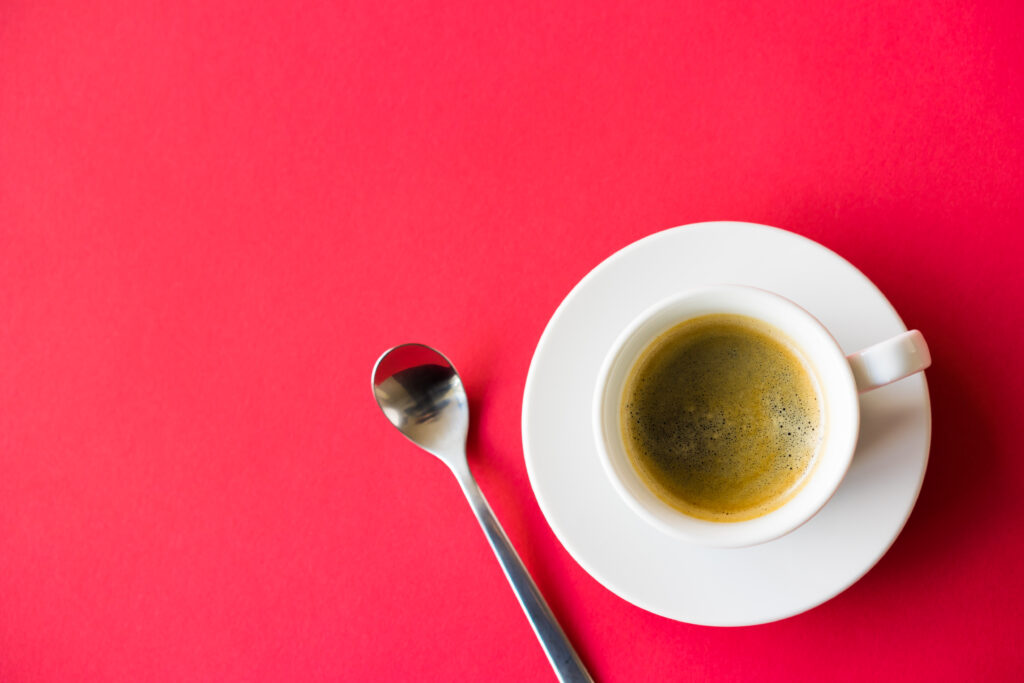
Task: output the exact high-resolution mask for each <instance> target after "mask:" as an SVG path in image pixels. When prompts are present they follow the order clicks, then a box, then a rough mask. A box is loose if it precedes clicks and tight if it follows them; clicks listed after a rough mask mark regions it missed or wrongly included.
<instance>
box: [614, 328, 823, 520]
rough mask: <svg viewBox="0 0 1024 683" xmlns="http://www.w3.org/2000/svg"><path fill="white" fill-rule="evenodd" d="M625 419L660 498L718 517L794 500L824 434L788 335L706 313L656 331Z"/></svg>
mask: <svg viewBox="0 0 1024 683" xmlns="http://www.w3.org/2000/svg"><path fill="white" fill-rule="evenodd" d="M620 420H621V424H622V432H623V436H624V441H625V446H626V452H627V454H628V455H629V458H630V460H631V462H632V463H633V466H634V468H635V469H636V471H637V472H638V473H639V475H640V476H641V478H642V479H643V480H644V481H645V482H646V483H647V485H648V487H650V488H651V490H652V491H654V492H655V493H656V494H657V495H658V497H659V498H661V499H662V500H664V501H665V502H666V503H668V504H669V505H671V506H672V507H674V508H676V509H678V510H681V511H682V512H684V513H686V514H688V515H691V516H694V517H699V518H701V519H707V520H713V521H722V522H729V521H743V520H747V519H753V518H755V517H759V516H761V515H764V514H767V513H768V512H771V511H772V510H774V509H776V508H778V507H780V506H781V505H782V504H783V503H785V502H786V501H787V500H789V498H791V497H792V496H793V495H794V494H795V493H796V491H797V490H798V489H799V488H800V485H801V484H802V483H803V480H804V478H805V475H806V474H807V473H809V471H810V470H811V468H812V465H813V460H814V454H815V452H816V450H817V446H818V444H819V442H820V441H821V431H822V430H821V406H820V405H819V400H818V395H817V391H816V389H815V384H814V380H813V378H812V375H811V373H810V372H809V371H808V369H807V368H806V367H805V365H804V364H803V363H802V362H801V360H800V357H799V356H798V355H797V352H796V351H794V350H793V349H792V347H791V346H790V344H789V343H788V341H787V340H786V339H785V337H783V336H782V333H781V332H779V331H777V330H775V329H774V328H772V327H770V326H768V325H767V324H765V323H762V322H760V321H757V320H755V319H753V318H748V317H745V316H739V315H720V314H719V315H707V316H703V317H700V318H696V319H693V320H689V321H686V322H683V323H681V324H679V325H677V326H676V327H673V328H672V329H670V330H668V331H667V332H665V333H663V334H662V335H661V336H660V337H658V338H657V339H655V340H654V341H653V342H652V343H651V344H650V345H649V346H648V347H647V349H645V350H644V352H643V353H642V354H641V356H640V358H639V359H638V360H637V362H636V364H635V365H634V367H633V369H632V370H631V371H630V375H629V377H628V379H627V381H626V388H625V391H624V393H623V401H622V406H621V410H620Z"/></svg>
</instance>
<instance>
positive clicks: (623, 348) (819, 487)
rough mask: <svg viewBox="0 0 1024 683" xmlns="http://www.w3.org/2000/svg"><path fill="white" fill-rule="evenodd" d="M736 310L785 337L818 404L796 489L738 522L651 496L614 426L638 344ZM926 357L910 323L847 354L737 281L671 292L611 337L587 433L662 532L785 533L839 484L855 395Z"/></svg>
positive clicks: (811, 321) (746, 541)
mask: <svg viewBox="0 0 1024 683" xmlns="http://www.w3.org/2000/svg"><path fill="white" fill-rule="evenodd" d="M713 313H723V314H735V315H744V316H749V317H751V318H756V319H757V320H760V321H763V322H764V323H767V324H768V325H770V326H771V327H774V328H775V329H777V330H779V331H780V332H781V333H782V334H783V335H785V336H786V337H787V338H788V339H789V341H790V342H792V344H793V345H794V346H796V347H797V350H798V351H799V353H800V355H802V356H803V359H804V360H805V361H806V363H807V364H808V365H809V366H810V367H808V368H807V369H808V370H809V371H810V374H811V375H812V377H813V379H814V381H815V383H816V387H817V389H818V396H819V398H820V399H821V404H822V424H823V425H824V429H823V437H822V439H821V442H820V444H819V446H818V449H817V452H816V454H815V457H814V460H813V464H812V470H811V472H810V473H809V475H808V476H807V479H806V481H805V483H804V484H803V485H802V487H801V488H800V489H799V491H798V492H797V493H796V494H795V495H794V496H793V497H792V498H790V499H789V500H788V501H787V502H785V503H784V504H783V505H782V506H780V507H779V508H777V509H775V510H773V511H771V512H769V513H767V514H765V515H763V516H761V517H757V518H754V519H750V520H746V521H741V522H713V521H707V520H703V519H698V518H696V517H691V516H689V515H686V514H685V513H683V512H681V511H679V510H677V509H675V508H674V507H672V506H670V505H669V504H667V503H665V502H664V501H662V500H661V499H660V498H658V497H657V496H656V495H655V494H654V493H653V492H652V491H651V490H650V489H649V488H648V487H647V485H646V484H644V482H643V480H642V479H641V478H640V475H639V474H638V473H637V471H636V469H635V468H634V466H633V464H632V463H631V462H630V460H629V457H628V456H627V455H626V450H625V446H624V442H623V436H622V432H621V427H620V424H619V415H620V406H621V401H622V394H623V391H624V388H625V384H626V379H627V377H628V375H629V373H630V370H631V369H632V368H633V365H634V364H635V362H636V360H637V359H638V357H639V356H640V354H641V352H642V351H643V350H644V349H646V348H647V346H648V345H649V344H650V343H651V342H652V341H653V340H654V339H655V338H657V337H658V336H659V335H660V334H661V333H663V332H665V331H666V330H668V329H669V328H671V327H674V326H675V325H677V324H679V323H682V322H685V321H686V320H690V319H692V318H696V317H699V316H703V315H708V314H713ZM929 365H931V356H930V354H929V352H928V346H927V345H926V344H925V341H924V337H923V336H922V335H921V333H920V332H918V331H917V330H911V331H909V332H904V333H903V334H900V335H897V336H895V337H893V338H892V339H889V340H886V341H883V342H881V343H879V344H876V345H874V346H871V347H869V348H867V349H864V350H863V351H860V352H858V353H855V354H852V355H850V356H847V355H846V354H844V353H843V351H842V349H841V348H840V346H839V344H838V343H837V342H836V340H835V339H834V338H833V337H832V335H831V334H829V332H828V330H827V329H825V327H824V326H823V325H822V324H821V323H820V322H818V320H817V319H816V318H814V316H812V315H811V314H810V313H808V312H807V311H805V310H804V309H803V308H800V307H799V306H798V305H796V304H795V303H793V302H792V301H790V300H788V299H785V298H783V297H781V296H779V295H777V294H773V293H771V292H768V291H765V290H762V289H756V288H753V287H744V286H738V285H715V286H709V287H702V288H699V289H693V290H690V291H687V292H683V293H680V294H677V295H674V296H671V297H669V298H667V299H665V300H663V301H661V302H659V303H657V304H655V305H654V306H652V307H651V308H649V309H647V310H646V311H644V312H643V313H642V314H640V316H638V317H637V318H636V319H635V320H634V321H633V322H632V323H631V324H630V325H629V326H628V327H627V328H626V329H625V330H624V331H623V332H622V334H621V335H619V337H618V339H617V340H616V341H615V343H614V344H613V345H612V348H611V350H610V351H609V352H608V355H607V357H606V358H605V361H604V363H603V365H602V368H601V372H600V374H599V376H598V381H597V387H596V391H595V394H594V405H593V409H594V431H595V437H596V440H597V447H598V453H599V454H600V457H601V461H602V465H603V466H604V470H605V473H606V474H607V475H608V478H609V480H610V481H611V483H612V485H613V486H614V488H615V490H616V491H617V492H618V493H619V495H620V496H621V497H622V499H623V500H624V501H625V502H626V503H627V504H628V505H629V507H630V508H632V509H633V510H634V511H635V512H636V514H638V515H639V516H640V517H642V518H643V519H644V520H646V521H647V522H648V523H650V524H652V525H654V526H655V527H657V528H659V529H661V530H663V531H665V532H666V533H668V534H671V535H673V536H676V537H678V538H681V539H684V540H686V541H689V542H692V543H697V544H700V545H706V546H715V547H723V548H738V547H743V546H749V545H755V544H757V543H763V542H765V541H770V540H772V539H775V538H778V537H779V536H782V535H784V534H787V533H789V532H791V531H793V530H794V529H796V528H797V527H799V526H800V525H801V524H803V523H804V522H806V521H807V520H809V519H810V518H811V517H813V516H814V515H815V514H816V513H817V512H818V511H819V510H820V509H821V508H822V507H823V506H824V505H825V503H827V502H828V500H829V499H830V498H831V497H832V495H833V494H834V493H835V492H836V490H837V489H838V488H839V484H840V482H842V480H843V477H844V476H845V475H846V471H847V469H849V467H850V462H851V460H852V459H853V453H854V450H855V449H856V446H857V435H858V432H859V430H860V404H859V401H858V394H860V393H863V392H865V391H871V390H872V389H877V388H878V387H881V386H884V385H886V384H889V383H891V382H895V381H896V380H899V379H902V378H904V377H907V376H908V375H911V374H914V373H916V372H921V371H922V370H924V369H925V368H927V367H928V366H929Z"/></svg>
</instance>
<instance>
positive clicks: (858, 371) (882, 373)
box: [846, 330, 932, 394]
mask: <svg viewBox="0 0 1024 683" xmlns="http://www.w3.org/2000/svg"><path fill="white" fill-rule="evenodd" d="M846 360H848V361H849V362H850V369H851V370H853V378H854V380H855V381H856V382H857V391H858V392H860V393H862V394H863V393H864V392H865V391H871V390H872V389H877V388H878V387H884V386H885V385H886V384H891V383H892V382H895V381H896V380H898V379H903V378H904V377H907V376H908V375H913V374H914V373H915V372H921V371H922V370H924V369H925V368H927V367H928V366H929V365H931V364H932V354H931V353H930V352H929V351H928V344H926V343H925V341H924V335H922V334H921V333H920V332H919V331H917V330H910V331H909V332H904V333H903V334H898V335H896V336H895V337H893V338H892V339H887V340H886V341H884V342H879V343H878V344H875V345H874V346H869V347H868V348H866V349H864V350H863V351H858V352H857V353H853V354H850V355H849V356H847V357H846Z"/></svg>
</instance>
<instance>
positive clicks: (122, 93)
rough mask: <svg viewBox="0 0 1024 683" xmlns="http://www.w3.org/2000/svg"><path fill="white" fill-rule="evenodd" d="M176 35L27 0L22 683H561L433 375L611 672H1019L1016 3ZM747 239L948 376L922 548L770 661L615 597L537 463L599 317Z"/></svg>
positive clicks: (763, 8) (530, 556) (4, 286)
mask: <svg viewBox="0 0 1024 683" xmlns="http://www.w3.org/2000/svg"><path fill="white" fill-rule="evenodd" d="M139 4H140V3H134V2H116V1H115V2H104V3H81V4H80V5H77V4H67V5H64V4H59V3H52V2H47V1H46V0H39V1H33V2H21V1H13V2H12V1H8V2H5V3H3V5H2V6H0V470H2V475H0V679H2V680H4V681H69V680H97V681H104V680H125V681H129V680H130V681H140V680H147V681H158V680H167V681H179V680H268V681H270V680H303V681H306V680H430V679H433V680H467V681H477V680H488V681H499V680H508V681H522V680H547V679H549V678H550V677H551V676H550V670H549V667H548V664H547V662H546V660H545V659H544V658H543V655H542V653H541V650H540V648H539V647H538V646H537V644H536V642H535V640H534V636H533V633H532V632H531V630H530V629H529V627H528V625H527V623H526V620H525V618H524V617H523V615H522V614H521V612H520V609H519V606H518V605H517V603H516V602H515V599H514V598H513V595H512V593H511V591H510V590H509V588H508V587H507V585H506V584H505V579H504V578H503V576H502V575H501V573H500V570H499V568H498V565H497V564H496V562H495V561H494V560H493V558H492V556H491V551H490V549H489V548H488V547H487V545H486V543H485V541H484V538H483V536H482V534H481V533H480V530H479V529H478V528H477V526H476V521H475V520H474V519H473V517H472V515H471V514H470V511H469V509H468V507H467V506H466V504H465V502H464V501H463V500H462V498H461V494H460V492H459V490H458V487H457V485H456V483H455V481H454V480H453V479H452V477H451V476H450V475H449V474H448V472H447V471H446V470H445V469H444V468H443V466H442V465H440V464H439V463H438V462H436V461H434V460H433V459H432V458H431V457H430V456H428V455H426V454H423V453H421V452H419V451H417V450H416V449H415V448H414V447H413V446H411V445H410V444H408V443H407V442H406V441H405V440H404V439H402V438H401V437H400V436H399V435H398V434H397V433H396V432H395V431H394V430H392V429H391V427H389V426H388V425H387V423H386V422H385V420H384V418H383V417H382V416H381V415H380V414H379V412H378V409H377V407H376V405H374V402H373V400H372V398H371V394H370V388H369V374H370V368H371V366H372V364H373V362H374V360H375V359H376V358H377V356H378V354H379V353H380V352H381V351H383V350H384V349H385V348H387V347H389V346H391V345H393V344H397V343H400V342H405V341H413V340H415V341H423V342H426V343H430V344H433V345H436V346H437V347H439V348H440V349H442V350H444V351H445V352H446V353H447V354H448V355H449V356H450V357H451V358H452V359H453V360H454V361H455V363H456V364H457V365H458V367H459V369H460V371H461V372H462V373H463V375H464V377H465V379H466V383H467V386H468V389H469V391H470V393H471V395H472V398H473V402H472V408H473V413H474V428H473V430H472V433H471V437H470V447H471V454H470V457H471V464H472V467H473V470H474V471H475V473H476V475H477V476H478V478H479V480H480V484H481V487H482V488H483V490H484V492H485V493H486V495H487V496H488V497H489V499H490V500H491V503H492V505H493V507H494V508H495V510H496V512H497V514H498V517H499V518H500V519H501V520H502V522H503V523H504V525H505V528H506V530H507V531H508V533H509V536H510V537H511V539H512V541H513V542H514V543H515V544H516V546H517V547H518V548H519V550H520V553H521V554H522V556H523V558H524V560H525V561H526V564H527V565H528V567H529V568H530V570H531V571H532V572H533V574H534V576H535V577H536V580H537V583H538V584H539V586H540V587H541V589H542V591H543V592H544V593H545V595H546V596H547V597H548V599H549V601H550V603H551V605H552V608H553V609H554V611H555V612H556V613H557V615H558V616H559V618H560V620H561V621H562V623H563V625H564V627H565V629H566V631H567V632H568V633H569V635H570V636H571V638H572V639H573V641H574V642H575V643H576V645H577V647H578V649H579V651H580V653H581V655H582V657H583V658H584V659H585V661H586V662H587V663H588V665H589V666H590V668H591V669H592V671H593V672H594V674H595V675H596V677H597V678H599V679H602V680H621V681H640V680H702V679H712V680H748V679H760V680H821V679H823V678H833V679H849V680H865V679H876V678H878V679H889V680H910V679H922V680H981V679H988V680H999V679H1007V678H1010V677H1011V676H1012V674H1014V673H1019V670H1020V669H1021V667H1022V666H1024V654H1022V653H1021V651H1020V650H1019V649H1018V648H1019V642H1020V637H1021V636H1022V630H1024V629H1022V627H1021V625H1020V614H1021V611H1022V610H1024V581H1022V580H1021V578H1020V566H1021V565H1022V563H1024V543H1022V540H1021V539H1022V531H1024V457H1022V452H1021V449H1020V444H1021V440H1020V437H1019V434H1020V428H1021V427H1020V419H1021V417H1020V416H1021V414H1022V413H1024V398H1022V397H1024V386H1022V381H1021V376H1022V374H1021V373H1022V369H1024V367H1022V362H1021V360H1020V359H1021V355H1020V352H1019V349H1020V348H1021V345H1022V343H1024V339H1022V335H1021V313H1020V309H1021V284H1022V283H1021V258H1022V256H1024V254H1022V249H1021V239H1020V237H1019V231H1020V229H1021V227H1022V222H1024V82H1022V81H1024V78H1022V71H1024V68H1022V67H1024V48H1022V45H1024V42H1022V41H1021V37H1020V27H1021V25H1022V22H1024V10H1022V9H1021V6H1020V3H1017V2H1007V3H973V2H939V3H907V2H902V3H900V2H891V3H888V2H869V3H862V2H856V3H845V2H841V3H833V2H826V3H786V2H769V3H747V2H727V3H662V2H646V3H621V4H618V3H607V2H601V3H594V2H586V3H583V2H581V3H553V4H554V5H555V6H550V5H551V4H552V3H543V2H532V3H530V2H526V3H511V2H499V3H478V2H445V3H430V2H410V3H403V4H395V3H381V2H363V3H336V2H323V1H314V2H308V3H297V2H280V1H273V2H255V3H254V2H240V1H237V0H234V1H231V0H229V1H226V2H222V1H216V0H214V1H212V2H209V1H204V2H192V1H182V2H172V3H153V5H155V6H153V7H146V8H143V7H139V6H138V5H139ZM92 5H97V7H93V6H92ZM819 5H820V6H819ZM918 5H927V6H918ZM708 219H738V220H749V221H755V222H761V223H767V224H771V225H777V226H780V227H784V228H787V229H790V230H793V231H795V232H797V233H800V234H802V235H806V236H808V237H811V238H813V239H816V240H819V241H820V242H822V243H824V244H825V245H826V246H828V247H830V248H832V249H834V250H836V251H837V252H839V253H840V254H841V255H843V256H845V257H846V258H848V259H849V260H850V261H852V262H853V263H854V264H855V265H857V266H858V267H859V268H861V269H862V270H863V271H864V272H865V273H866V274H867V275H868V276H869V277H871V278H872V279H873V280H874V281H875V282H876V283H878V285H879V286H880V287H881V288H882V290H883V291H885V292H886V293H887V295H888V296H889V298H890V299H891V301H892V302H893V303H894V305H895V306H896V307H897V309H898V310H899V311H900V312H901V314H902V315H903V317H904V319H905V320H906V321H907V323H908V324H909V325H910V326H912V327H919V328H920V329H921V330H923V331H924V332H925V335H926V336H927V338H928V340H929V342H930V344H931V348H932V352H933V355H934V362H935V364H934V367H933V369H932V370H930V371H929V383H930V387H931V392H932V400H933V410H934V438H933V445H932V453H931V464H930V466H929V470H928V475H927V478H926V480H925V485H924V490H923V492H922V494H921V498H920V501H919V503H918V506H917V508H916V511H915V513H914V514H913V516H912V517H911V519H910V521H909V523H908V525H907V527H906V529H905V531H904V532H903V534H902V535H901V536H900V538H899V539H898V541H897V542H896V544H895V545H894V547H893V548H892V550H891V551H890V552H889V554H888V555H887V556H886V557H885V558H884V559H883V560H882V561H881V562H880V563H879V565H878V566H877V567H876V568H875V569H874V570H873V571H871V572H870V573H869V574H868V575H867V576H866V577H865V578H864V579H863V580H861V581H860V582H859V583H857V584H856V585H855V586H853V587H852V588H851V589H849V590H848V591H846V592H845V593H843V594H842V595H840V596H839V597H837V598H836V599H834V600H832V601H830V602H828V603H826V604H825V605H823V606H821V607H819V608H817V609H814V610H812V611H810V612H809V613H806V614H803V615H800V616H797V617H794V618H791V619H788V620H786V621H783V622H780V623H775V624H771V625H766V626H759V627H750V628H739V629H715V628H705V627H697V626H690V625H687V624H681V623H675V622H672V621H669V620H666V619H663V618H660V617H656V616H654V615H651V614H648V613H646V612H644V611H642V610H640V609H637V608H635V607H633V606H632V605H630V604H628V603H626V602H625V601H623V600H621V599H620V598H618V597H616V596H615V595H613V594H612V593H610V592H608V591H607V590H606V589H604V588H603V587H602V586H600V585H599V584H598V583H596V582H595V581H594V580H593V579H592V578H590V576H589V575H587V574H586V573H585V572H584V571H583V570H582V569H581V568H580V567H579V566H577V565H576V564H575V562H573V560H572V559H571V558H570V557H569V556H568V554H567V553H566V552H565V551H564V550H563V549H562V547H561V546H560V545H559V543H558V542H557V540H556V539H555V537H554V536H553V534H552V532H551V530H550V528H549V527H548V526H547V524H546V522H545V520H544V518H543V517H542V515H541V513H540V510H539V509H538V507H537V503H536V500H535V499H534V497H533V495H532V492H531V489H530V486H529V481H528V479H527V476H526V471H525V466H524V462H523V456H522V451H521V438H520V432H519V422H520V408H521V400H522V392H523V385H524V382H525V378H526V372H527V368H528V366H529V362H530V358H531V354H532V352H533V349H534V346H535V344H536V342H537V340H538V338H539V336H540V334H541V332H542V330H543V328H544V325H545V323H546V322H547V319H548V317H549V316H550V315H551V313H552V312H553V311H554V309H555V307H556V306H557V305H558V303H559V302H560V301H561V299H562V297H564V296H565V294H566V293H567V292H568V291H569V290H570V288H571V287H572V286H573V285H574V284H575V283H576V282H577V281H578V279H579V278H580V277H582V276H583V275H584V274H585V273H586V272H587V271H588V270H590V269H591V268H592V267H593V266H595V265H596V264H597V263H599V262H600V261H601V260H602V259H604V258H605V257H606V256H608V255H609V254H611V253H612V252H614V251H615V250H617V249H619V248H620V247H623V246H625V245H626V244H628V243H630V242H632V241H634V240H636V239H638V238H640V237H642V236H645V235H648V234H650V233H652V232H654V231H657V230H660V229H663V228H668V227H671V226H674V225H678V224H683V223H690V222H695V221H700V220H708ZM837 305H841V304H838V303H837ZM694 589H695V590H699V587H696V586H695V587H694Z"/></svg>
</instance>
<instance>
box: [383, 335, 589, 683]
mask: <svg viewBox="0 0 1024 683" xmlns="http://www.w3.org/2000/svg"><path fill="white" fill-rule="evenodd" d="M373 395H374V397H375V398H376V399H377V405H379V406H380V407H381V410H383V411H384V415H385V416H387V418H388V420H390V421H391V424H393V425H395V426H396V427H398V431H400V432H402V434H404V435H405V436H406V437H407V438H408V439H409V440H410V441H412V442H413V443H414V444H416V445H417V446H420V447H421V448H423V449H424V450H426V451H428V452H430V453H433V454H434V455H435V456H437V457H438V458H439V459H440V460H441V462H443V463H444V464H446V465H448V467H449V469H451V471H452V473H453V474H454V475H455V478H456V479H458V480H459V484H460V485H461V486H462V491H463V493H465V494H466V498H467V499H468V500H469V504H470V506H471V507H472V508H473V512H475V513H476V517H477V520H478V521H479V522H480V526H481V527H483V530H484V534H486V536H487V540H488V541H489V542H490V544H491V548H493V549H494V554H495V555H497V556H498V562H500V563H501V568H502V569H503V570H504V571H505V576H506V577H507V578H508V581H509V583H510V584H512V590H514V591H515V593H516V597H517V598H519V604H520V605H522V606H523V610H524V611H525V612H526V616H527V618H529V620H530V624H531V625H532V626H533V630H534V632H535V633H536V634H537V638H539V639H540V644H541V646H542V647H543V648H544V653H545V654H547V656H548V660H549V661H550V662H551V665H552V666H553V667H554V668H555V673H556V674H558V678H559V680H562V681H590V682H592V681H593V679H592V678H591V677H590V674H588V673H587V670H586V668H584V666H583V663H582V662H581V661H580V658H579V657H578V656H577V655H576V651H575V650H573V648H572V645H571V644H570V643H569V639H568V638H566V636H565V633H564V632H563V631H562V628H561V627H560V626H559V625H558V622H557V621H556V620H555V615H554V614H552V613H551V609H550V608H549V607H548V605H547V603H546V602H544V598H543V597H542V596H541V594H540V591H539V590H537V586H536V584H534V583H533V579H531V578H530V574H529V572H527V571H526V567H524V566H523V561H522V560H520V559H519V555H517V554H516V551H515V549H514V548H513V547H512V544H511V543H510V542H509V540H508V537H507V536H506V535H505V532H504V531H503V530H502V528H501V525H500V524H498V520H497V519H495V517H494V513H493V512H492V511H491V506H490V505H488V504H487V500H486V499H484V496H483V493H481V491H480V487H479V486H477V483H476V480H475V479H473V475H472V473H470V471H469V465H468V464H467V462H466V434H467V433H468V431H469V405H468V404H467V402H466V390H465V389H464V388H463V386H462V380H461V379H460V378H459V373H457V372H456V371H455V367H454V366H453V365H452V364H451V361H449V360H448V359H447V358H445V357H444V356H443V355H442V354H441V353H440V352H438V351H436V350H435V349H432V348H431V347H429V346H425V345H423V344H402V345H401V346H396V347H395V348H393V349H391V350H389V351H386V352H385V353H384V355H382V356H381V357H380V358H379V359H378V360H377V364H376V365H375V366H374V367H373Z"/></svg>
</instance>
